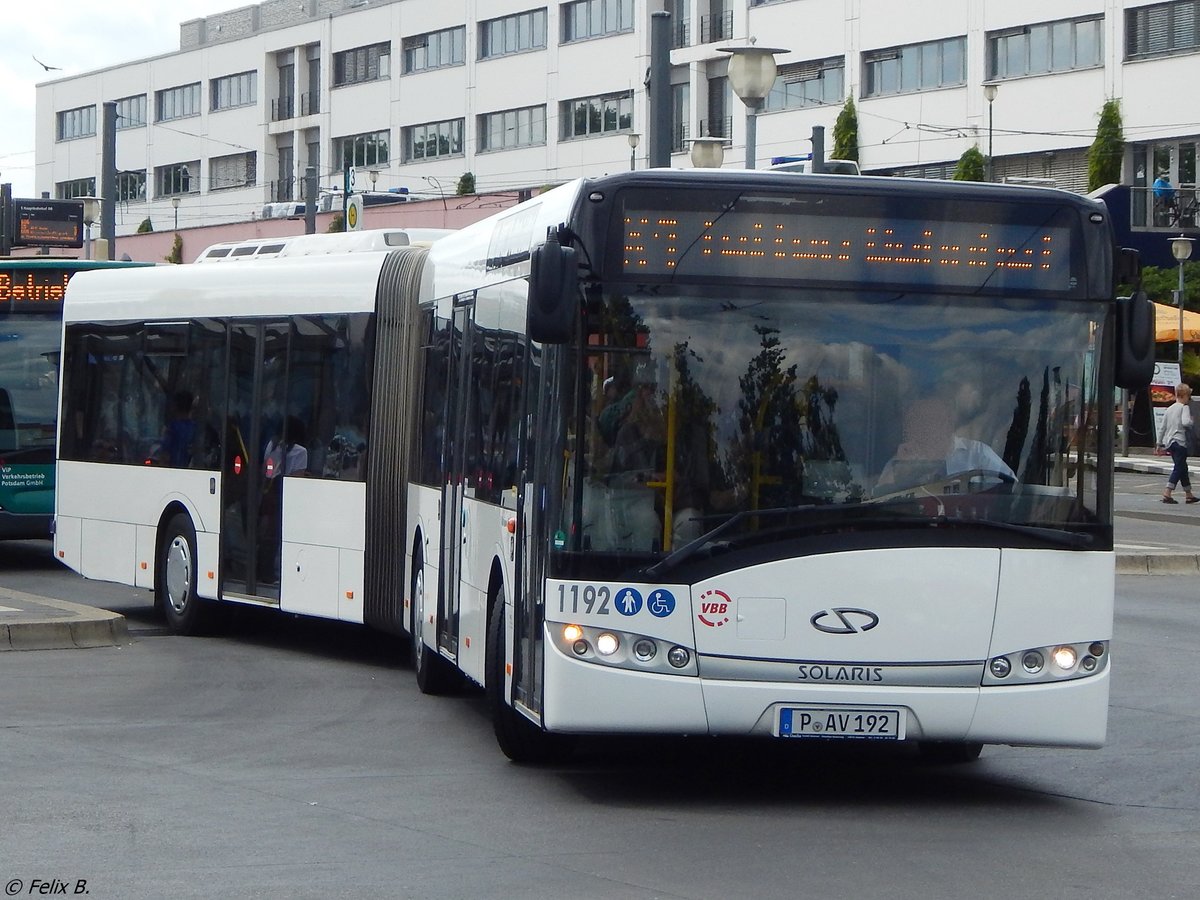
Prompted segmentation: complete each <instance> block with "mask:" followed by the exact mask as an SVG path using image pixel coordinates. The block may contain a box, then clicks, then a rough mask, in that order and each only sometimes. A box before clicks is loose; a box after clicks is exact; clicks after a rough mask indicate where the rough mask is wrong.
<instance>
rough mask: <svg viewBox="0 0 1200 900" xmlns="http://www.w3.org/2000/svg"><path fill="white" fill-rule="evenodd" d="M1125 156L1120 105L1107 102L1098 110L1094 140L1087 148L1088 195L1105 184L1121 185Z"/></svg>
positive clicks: (1116, 101)
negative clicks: (1122, 161) (1098, 120)
mask: <svg viewBox="0 0 1200 900" xmlns="http://www.w3.org/2000/svg"><path fill="white" fill-rule="evenodd" d="M1124 155H1125V135H1124V133H1123V131H1122V129H1121V103H1120V101H1119V100H1107V101H1105V103H1104V106H1103V107H1101V109H1100V124H1099V125H1097V127H1096V139H1095V140H1094V141H1092V146H1091V147H1089V148H1088V182H1087V189H1088V191H1089V193H1090V192H1091V191H1094V190H1096V188H1099V187H1103V186H1104V185H1106V184H1120V183H1121V158H1122V157H1123V156H1124Z"/></svg>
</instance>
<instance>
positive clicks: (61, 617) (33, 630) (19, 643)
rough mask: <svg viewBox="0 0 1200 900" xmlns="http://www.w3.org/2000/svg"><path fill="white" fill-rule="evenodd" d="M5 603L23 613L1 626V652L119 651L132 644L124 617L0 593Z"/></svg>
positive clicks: (0, 602) (31, 596)
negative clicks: (122, 645) (112, 649)
mask: <svg viewBox="0 0 1200 900" xmlns="http://www.w3.org/2000/svg"><path fill="white" fill-rule="evenodd" d="M6 601H7V602H8V603H12V604H14V605H15V606H16V607H18V608H20V609H22V612H19V613H17V614H16V617H15V618H14V619H12V620H10V621H8V622H0V652H2V651H4V650H72V649H83V648H89V647H117V646H120V645H121V644H128V643H130V640H131V639H130V636H129V628H128V626H127V624H126V622H125V617H124V616H122V615H120V614H119V613H114V612H109V611H108V610H104V609H96V608H95V607H91V606H81V605H79V604H77V603H70V602H68V601H66V600H52V599H51V598H49V597H39V596H37V595H35V594H26V593H23V592H21V591H13V590H9V589H0V606H3V605H5V603H6ZM29 607H34V609H32V610H31V609H29Z"/></svg>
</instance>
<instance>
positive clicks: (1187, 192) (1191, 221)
mask: <svg viewBox="0 0 1200 900" xmlns="http://www.w3.org/2000/svg"><path fill="white" fill-rule="evenodd" d="M1129 214H1130V223H1129V224H1130V225H1131V226H1133V227H1134V228H1164V229H1171V230H1174V229H1178V228H1196V227H1197V226H1200V188H1198V187H1197V186H1196V185H1194V184H1191V185H1188V184H1185V185H1182V186H1180V187H1178V188H1173V189H1172V190H1171V192H1170V193H1169V194H1167V193H1162V192H1155V190H1154V188H1153V187H1135V188H1131V189H1130V209H1129Z"/></svg>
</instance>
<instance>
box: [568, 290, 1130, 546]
mask: <svg viewBox="0 0 1200 900" xmlns="http://www.w3.org/2000/svg"><path fill="white" fill-rule="evenodd" d="M597 307H598V308H599V309H600V310H602V311H601V312H599V314H594V313H593V310H595V309H597ZM1103 321H1104V305H1103V304H1102V303H1099V302H1096V303H1091V302H1081V301H1078V300H1073V301H1063V300H1050V299H1029V298H1020V297H1006V298H996V297H991V298H987V299H986V300H984V299H980V298H972V297H965V296H947V295H944V294H936V295H935V294H917V293H910V294H901V295H896V294H894V293H893V294H871V293H849V292H845V291H841V292H839V291H824V292H823V291H819V290H817V291H813V290H808V291H796V290H786V289H747V288H740V289H738V290H737V291H733V290H727V289H723V288H720V287H716V288H702V287H697V286H672V287H671V288H669V289H664V288H662V287H658V288H653V289H647V290H637V289H633V290H631V289H630V288H629V287H627V286H610V288H609V289H607V290H604V291H603V299H602V301H601V302H600V303H599V304H593V305H592V306H590V307H589V315H588V322H589V323H601V324H598V325H596V324H593V325H590V326H589V328H588V331H589V332H590V334H589V335H588V343H587V347H586V349H585V351H584V357H585V359H584V360H583V361H582V362H583V364H582V365H581V366H580V367H579V371H581V372H582V373H583V375H582V378H581V381H580V384H579V386H578V388H579V389H578V391H577V393H576V410H575V415H574V417H573V427H574V432H573V435H572V438H571V440H572V444H573V447H572V453H571V454H569V455H568V458H569V459H570V463H569V472H568V476H567V483H568V488H567V489H568V492H569V496H568V497H566V498H564V499H565V501H566V502H565V503H564V516H565V518H566V519H567V521H565V522H563V523H562V528H561V530H560V532H559V534H560V535H562V536H563V538H564V541H563V543H565V545H564V546H563V547H561V548H560V549H564V550H571V551H577V552H578V553H579V554H582V555H584V556H586V555H589V554H591V555H602V556H604V557H606V558H607V559H608V560H609V561H610V562H611V560H612V554H620V555H624V556H626V557H628V559H629V560H630V561H631V562H632V561H634V560H642V561H644V562H646V563H647V564H649V563H651V562H653V561H657V560H661V559H663V558H665V557H666V556H668V555H670V554H671V553H672V552H675V551H678V550H679V549H680V548H682V547H684V546H686V545H688V544H689V543H691V542H693V541H696V540H697V539H698V538H701V537H702V536H704V535H706V534H710V533H714V530H715V533H716V534H717V535H718V537H714V539H713V543H714V545H716V544H719V545H720V547H722V548H729V547H733V548H736V547H737V546H738V544H739V542H742V543H744V544H747V545H753V546H755V547H759V548H761V546H762V545H763V544H764V542H766V543H769V542H770V540H771V538H772V536H777V537H778V538H779V539H780V540H785V541H787V542H788V548H787V550H786V552H787V553H789V554H795V553H797V552H803V550H802V548H798V547H797V545H796V539H797V538H804V537H806V536H808V535H810V534H811V535H822V536H825V537H826V538H828V536H829V535H831V534H838V535H845V534H851V535H857V537H856V538H854V539H855V540H859V541H861V540H863V539H864V537H863V536H864V535H866V534H867V533H868V532H870V533H871V534H873V535H874V538H873V539H874V540H876V541H878V540H879V539H880V537H879V536H880V534H881V533H882V532H888V535H889V536H888V537H887V540H889V541H894V540H911V538H904V537H900V536H899V534H900V533H903V532H913V531H919V530H924V531H929V530H930V527H931V526H932V525H936V526H942V530H941V531H940V533H939V534H938V535H937V540H938V541H941V542H942V543H945V541H946V540H947V534H946V532H947V531H954V532H958V533H959V534H958V535H957V536H956V537H951V538H950V540H951V541H952V542H953V541H961V542H965V543H968V544H970V543H978V544H982V545H986V546H997V545H998V543H997V542H1000V543H1001V544H1003V543H1006V542H1011V541H1014V540H1025V541H1026V542H1028V541H1030V540H1033V541H1034V545H1039V544H1037V540H1044V539H1045V537H1046V535H1047V534H1050V535H1054V534H1062V533H1063V532H1073V533H1075V534H1076V535H1078V534H1084V535H1092V536H1093V537H1094V538H1095V539H1096V541H1097V543H1092V542H1085V544H1086V545H1088V546H1092V547H1099V546H1100V543H1098V542H1100V541H1103V539H1104V531H1103V529H1102V528H1101V527H1100V525H1101V523H1099V522H1098V520H1097V504H1098V488H1097V484H1096V479H1095V475H1094V471H1093V470H1092V468H1090V467H1086V466H1082V465H1080V464H1079V463H1080V461H1081V459H1083V458H1084V457H1085V455H1086V454H1087V453H1089V452H1092V451H1094V448H1095V442H1096V428H1097V411H1098V407H1097V400H1098V384H1097V377H1096V374H1095V366H1094V363H1095V360H1094V354H1095V353H1096V352H1097V348H1098V347H1099V346H1100V345H1101V342H1100V337H1099V335H1100V332H1101V329H1102V326H1103ZM768 510H769V511H772V512H771V514H770V515H767V514H766V513H762V514H752V513H756V512H761V511H768ZM885 513H886V514H885ZM1001 526H1027V528H1026V529H1025V531H1024V532H1022V531H1021V530H1020V529H1016V528H1005V527H1001ZM1108 539H1109V540H1111V536H1109V538H1108ZM1022 545H1023V546H1028V545H1029V544H1028V543H1026V544H1022ZM1041 545H1043V546H1044V545H1045V544H1041ZM709 549H712V548H709ZM824 549H828V544H826V545H825V547H824ZM780 552H784V551H782V550H781V551H780Z"/></svg>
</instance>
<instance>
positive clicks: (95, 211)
mask: <svg viewBox="0 0 1200 900" xmlns="http://www.w3.org/2000/svg"><path fill="white" fill-rule="evenodd" d="M79 199H80V200H82V201H83V226H84V229H85V230H84V237H83V243H84V252H83V258H84V259H91V258H92V226H93V225H95V224H96V222H97V221H98V220H99V219H100V199H99V198H98V197H80V198H79Z"/></svg>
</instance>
